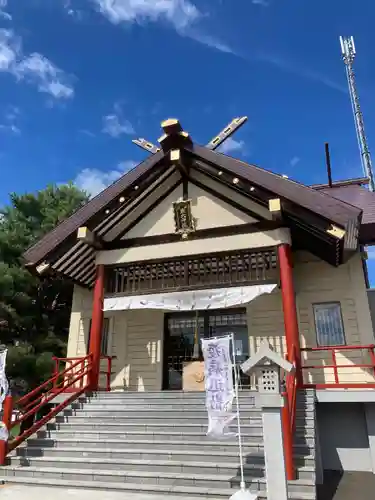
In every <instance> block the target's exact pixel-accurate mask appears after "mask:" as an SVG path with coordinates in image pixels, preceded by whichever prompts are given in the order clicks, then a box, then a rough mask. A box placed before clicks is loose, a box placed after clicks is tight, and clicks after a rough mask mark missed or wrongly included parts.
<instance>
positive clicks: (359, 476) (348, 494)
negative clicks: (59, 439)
mask: <svg viewBox="0 0 375 500" xmlns="http://www.w3.org/2000/svg"><path fill="white" fill-rule="evenodd" d="M324 483H325V484H324V486H319V487H318V500H373V499H374V498H375V474H372V473H370V472H345V474H343V475H342V474H341V473H340V472H335V471H331V472H327V473H326V476H325V480H324ZM0 500H1V496H0Z"/></svg>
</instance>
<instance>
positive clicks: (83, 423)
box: [46, 417, 315, 437]
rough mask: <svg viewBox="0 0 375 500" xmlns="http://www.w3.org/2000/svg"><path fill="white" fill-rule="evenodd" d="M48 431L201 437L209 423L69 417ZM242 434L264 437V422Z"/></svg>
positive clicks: (303, 429) (307, 431)
mask: <svg viewBox="0 0 375 500" xmlns="http://www.w3.org/2000/svg"><path fill="white" fill-rule="evenodd" d="M46 427H47V430H65V431H66V430H73V431H77V432H79V431H85V430H98V431H100V432H104V431H108V430H113V431H118V432H120V433H122V434H123V435H124V434H125V433H127V432H129V431H130V432H133V431H136V432H138V433H139V434H143V433H144V432H147V431H150V432H152V433H159V432H160V431H161V432H165V431H167V433H173V432H175V433H176V432H178V433H179V434H181V435H183V434H185V433H188V432H191V431H193V432H194V433H198V434H201V437H203V436H205V435H206V432H207V422H204V423H197V422H183V423H181V422H168V421H165V420H161V421H158V422H155V420H153V421H152V422H148V423H140V422H136V423H132V422H128V421H125V422H116V421H109V420H105V419H91V420H90V419H89V418H82V417H68V418H64V417H63V418H61V417H57V419H56V422H54V423H53V422H50V423H48V424H47V426H46ZM230 430H231V431H233V432H237V430H236V427H235V426H234V427H232V428H230ZM296 432H297V434H298V433H303V434H304V435H308V436H314V433H315V431H314V428H313V426H311V427H308V426H306V427H305V426H299V425H297V426H296ZM241 433H242V434H243V435H244V436H246V435H249V436H250V435H254V434H256V435H262V434H263V426H262V421H261V420H257V421H253V422H252V423H251V424H249V420H248V421H247V422H246V423H245V424H242V425H241Z"/></svg>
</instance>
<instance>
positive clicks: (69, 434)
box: [37, 427, 315, 448]
mask: <svg viewBox="0 0 375 500" xmlns="http://www.w3.org/2000/svg"><path fill="white" fill-rule="evenodd" d="M61 429H62V430H57V431H53V430H52V431H51V430H41V431H38V433H37V437H39V439H42V440H43V439H49V438H50V439H55V440H60V439H73V440H74V439H77V440H78V441H81V440H84V441H85V440H87V439H90V440H94V441H96V442H98V441H99V442H101V443H105V442H106V441H107V440H109V441H111V442H113V443H120V444H121V443H122V442H128V443H132V446H136V443H139V442H140V443H142V442H144V441H146V442H151V443H153V442H160V443H164V445H165V446H166V447H168V446H169V443H170V442H175V443H176V446H177V447H180V446H182V447H186V446H190V445H191V443H194V444H196V443H197V444H198V446H199V448H200V447H202V446H205V445H206V444H207V442H209V443H210V445H211V444H212V443H214V444H215V445H216V446H231V445H233V446H237V441H236V439H233V440H232V439H231V440H230V441H229V440H223V441H207V440H208V438H207V436H206V435H205V433H204V434H203V433H197V432H191V431H190V432H173V431H164V432H163V431H159V432H153V431H152V430H151V431H143V432H142V431H141V432H140V431H138V430H135V431H129V430H126V431H123V432H121V430H106V428H105V427H103V429H96V430H86V427H83V430H80V429H75V428H73V429H72V430H70V431H69V430H64V428H63V427H62V428H61ZM242 436H243V441H244V443H245V446H247V445H249V446H261V447H263V432H262V431H261V430H257V429H255V432H254V433H253V434H249V433H242ZM295 442H296V444H297V445H301V446H302V445H303V446H308V447H309V448H313V447H314V444H315V438H314V435H313V433H310V434H308V435H306V434H305V432H304V431H303V430H302V431H299V432H297V433H296V435H295ZM129 445H130V444H129Z"/></svg>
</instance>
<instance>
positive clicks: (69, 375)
mask: <svg viewBox="0 0 375 500" xmlns="http://www.w3.org/2000/svg"><path fill="white" fill-rule="evenodd" d="M91 370H92V355H91V354H89V355H88V356H85V357H84V358H80V359H79V360H78V361H76V362H75V363H73V364H71V366H69V367H68V368H65V369H64V370H62V371H61V372H60V371H59V372H58V373H54V375H53V376H52V377H51V378H50V379H48V380H47V381H46V382H44V383H43V384H41V385H40V386H38V387H36V388H35V389H33V390H32V391H30V392H29V393H27V394H26V395H25V396H22V397H21V398H19V399H18V400H13V397H12V396H10V395H8V396H7V397H6V398H5V401H4V405H3V424H4V425H5V427H6V429H7V431H8V432H9V434H11V431H12V429H14V428H15V427H17V428H18V427H19V429H20V432H19V434H18V435H17V437H15V438H14V439H8V441H0V465H5V462H6V456H7V454H8V453H9V452H10V451H12V450H14V449H15V448H16V447H17V446H19V445H20V444H21V443H23V442H24V441H25V440H26V439H27V438H28V437H30V436H31V435H32V434H34V433H35V432H37V431H38V430H39V429H40V428H41V427H42V426H43V425H45V424H46V423H47V422H49V421H50V420H51V419H52V418H53V417H55V416H56V415H57V414H58V413H60V412H61V411H62V410H63V409H64V408H66V407H67V406H68V405H69V404H71V403H72V402H73V401H74V400H76V399H77V398H79V396H81V395H82V394H83V393H84V392H86V391H87V390H89V387H90V374H91ZM71 388H73V389H71ZM64 393H65V394H66V393H68V394H70V395H69V396H68V397H67V398H66V399H65V400H64V401H63V402H61V403H59V404H57V405H56V406H54V407H52V408H51V403H52V402H53V400H54V399H55V398H56V397H57V396H59V395H60V394H64ZM13 409H17V410H20V411H19V413H18V415H17V417H16V418H15V419H12V414H13ZM44 412H46V413H44ZM28 422H31V425H26V428H25V429H23V427H24V426H25V424H27V423H28Z"/></svg>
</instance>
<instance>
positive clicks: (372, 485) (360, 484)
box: [0, 472, 375, 500]
mask: <svg viewBox="0 0 375 500" xmlns="http://www.w3.org/2000/svg"><path fill="white" fill-rule="evenodd" d="M52 497H53V500H150V496H149V495H141V494H140V495H134V494H130V493H129V494H126V493H124V492H116V491H106V492H103V491H96V490H86V491H85V490H81V489H78V490H73V489H64V488H42V487H34V486H33V487H30V486H18V485H5V486H0V500H41V499H43V498H52ZM374 498H375V474H371V473H369V472H346V473H345V474H344V475H341V474H340V473H337V472H331V473H327V474H326V478H325V484H324V486H320V487H319V488H318V500H374ZM151 500H165V497H160V496H158V495H157V496H153V497H152V499H151Z"/></svg>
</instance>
